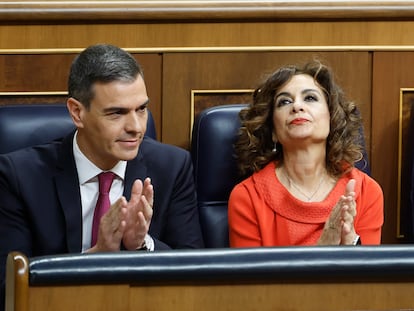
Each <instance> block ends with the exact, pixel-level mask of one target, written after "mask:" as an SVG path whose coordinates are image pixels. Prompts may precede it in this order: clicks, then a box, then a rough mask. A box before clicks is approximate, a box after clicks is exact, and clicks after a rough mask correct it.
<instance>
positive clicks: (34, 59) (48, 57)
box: [0, 51, 162, 137]
mask: <svg viewBox="0 0 414 311" xmlns="http://www.w3.org/2000/svg"><path fill="white" fill-rule="evenodd" d="M76 55H77V53H64V52H61V53H59V52H56V51H54V52H50V53H47V54H33V53H24V54H1V53H0V68H2V70H0V93H1V92H8V93H21V92H29V93H30V92H39V93H43V94H45V93H48V92H67V80H68V75H69V69H70V65H71V63H72V61H73V59H74V58H75V56H76ZM133 55H134V57H135V58H136V59H137V60H138V62H139V63H141V65H142V67H143V70H144V77H145V82H146V86H147V92H148V96H149V97H150V103H151V104H150V106H149V107H150V109H151V112H152V115H153V117H154V121H155V124H156V129H157V134H158V136H159V137H161V136H162V132H161V105H162V103H161V81H162V79H161V75H162V55H160V54H157V53H153V54H138V53H133ZM36 100H41V101H42V102H43V100H42V99H41V97H40V98H39V99H37V96H35V95H33V98H32V101H31V102H30V103H36ZM0 103H1V104H6V103H5V101H4V100H0ZM24 103H27V102H26V101H25V102H24ZM10 104H15V101H11V102H10Z"/></svg>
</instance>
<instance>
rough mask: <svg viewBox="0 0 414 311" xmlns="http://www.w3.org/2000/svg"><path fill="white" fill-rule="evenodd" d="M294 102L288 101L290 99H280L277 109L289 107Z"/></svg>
mask: <svg viewBox="0 0 414 311" xmlns="http://www.w3.org/2000/svg"><path fill="white" fill-rule="evenodd" d="M291 102H292V100H290V99H288V98H280V99H278V100H277V102H276V106H277V107H282V106H285V105H289V104H290V103H291Z"/></svg>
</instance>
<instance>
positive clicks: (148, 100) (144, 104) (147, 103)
mask: <svg viewBox="0 0 414 311" xmlns="http://www.w3.org/2000/svg"><path fill="white" fill-rule="evenodd" d="M149 103H150V99H149V98H148V99H147V100H146V101H145V102H144V103H143V104H141V105H140V107H143V106H148V105H149Z"/></svg>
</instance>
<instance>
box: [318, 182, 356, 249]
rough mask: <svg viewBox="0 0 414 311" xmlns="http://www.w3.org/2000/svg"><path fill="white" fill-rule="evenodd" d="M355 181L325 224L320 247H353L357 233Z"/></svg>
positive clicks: (349, 184)
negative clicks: (355, 225) (355, 224)
mask: <svg viewBox="0 0 414 311" xmlns="http://www.w3.org/2000/svg"><path fill="white" fill-rule="evenodd" d="M354 189H355V180H354V179H351V180H350V181H349V182H348V183H347V185H346V188H345V193H344V194H343V195H342V196H341V197H340V199H339V201H338V203H337V204H336V205H335V207H334V208H333V210H332V212H331V214H330V215H329V218H328V220H327V221H326V223H325V226H324V229H323V232H322V235H321V237H320V239H319V241H318V245H351V244H352V242H353V240H354V238H355V236H356V233H355V229H354V218H355V216H356V203H355V190H354Z"/></svg>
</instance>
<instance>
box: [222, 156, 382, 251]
mask: <svg viewBox="0 0 414 311" xmlns="http://www.w3.org/2000/svg"><path fill="white" fill-rule="evenodd" d="M350 179H355V181H356V183H355V201H356V205H357V207H356V208H357V215H356V217H355V219H354V227H355V231H356V233H357V234H359V235H360V237H361V243H362V244H365V245H367V244H370V245H376V244H380V242H381V227H382V224H383V221H384V212H383V210H384V198H383V193H382V189H381V187H380V186H379V184H378V183H377V182H376V181H375V180H373V179H372V178H371V177H369V176H368V175H367V174H365V173H363V172H362V171H360V170H358V169H353V170H352V171H351V172H349V173H348V174H346V175H344V176H343V177H341V178H340V179H339V180H338V182H337V183H336V185H335V187H334V188H333V189H332V191H331V192H330V193H329V195H328V196H327V197H326V198H325V200H324V201H322V202H304V201H301V200H298V199H297V198H295V197H294V196H292V195H291V194H290V193H289V191H288V190H287V189H286V188H285V187H284V186H283V185H282V183H281V182H280V181H279V179H278V178H277V176H276V174H275V163H273V162H271V163H269V164H268V165H266V166H265V167H264V168H263V169H262V170H260V171H259V172H257V173H254V174H253V175H252V176H250V177H249V178H247V179H245V180H244V181H242V182H241V183H239V184H238V185H236V186H235V187H234V189H233V191H232V192H231V194H230V199H229V204H228V207H229V210H228V213H229V229H230V246H231V247H257V246H288V245H316V243H317V241H318V239H319V237H320V236H321V234H322V230H323V227H324V224H325V221H326V220H327V219H328V216H329V214H330V212H331V209H332V208H333V207H334V206H335V205H336V203H337V202H338V200H339V197H340V196H341V195H342V194H344V191H345V187H346V184H347V183H348V181H349V180H350Z"/></svg>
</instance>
